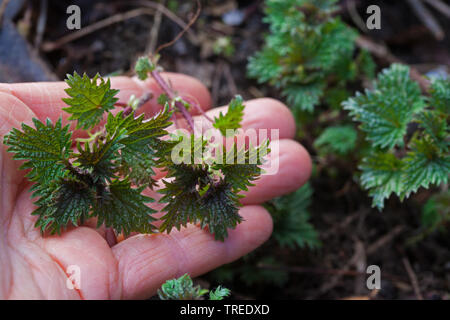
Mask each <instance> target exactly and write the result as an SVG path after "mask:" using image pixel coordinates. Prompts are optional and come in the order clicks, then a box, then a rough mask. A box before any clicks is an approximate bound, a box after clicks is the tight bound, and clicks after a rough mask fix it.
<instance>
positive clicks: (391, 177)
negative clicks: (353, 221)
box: [360, 151, 405, 210]
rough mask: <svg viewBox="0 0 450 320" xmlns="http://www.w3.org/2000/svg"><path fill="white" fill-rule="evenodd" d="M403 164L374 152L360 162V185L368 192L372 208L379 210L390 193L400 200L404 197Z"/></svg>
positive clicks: (388, 156)
mask: <svg viewBox="0 0 450 320" xmlns="http://www.w3.org/2000/svg"><path fill="white" fill-rule="evenodd" d="M404 167H405V165H404V162H403V161H401V160H399V159H397V158H396V157H395V156H394V155H393V154H391V153H385V152H380V151H377V152H374V153H373V154H371V155H369V156H367V157H366V158H364V159H363V160H362V163H361V165H360V169H361V170H362V175H361V185H362V186H363V187H364V188H365V189H368V190H369V195H370V196H371V197H372V198H373V199H372V206H373V207H377V208H378V209H379V210H381V209H382V208H383V206H384V200H385V199H387V198H389V196H390V195H391V194H392V193H395V194H396V195H397V196H399V197H400V198H402V197H403V196H404V195H405V188H404V183H403V178H404V176H403V172H404Z"/></svg>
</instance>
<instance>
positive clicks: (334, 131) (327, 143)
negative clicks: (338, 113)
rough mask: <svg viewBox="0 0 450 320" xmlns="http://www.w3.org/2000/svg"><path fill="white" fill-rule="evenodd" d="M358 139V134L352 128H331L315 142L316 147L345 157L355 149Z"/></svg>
mask: <svg viewBox="0 0 450 320" xmlns="http://www.w3.org/2000/svg"><path fill="white" fill-rule="evenodd" d="M357 137H358V134H357V132H356V130H355V129H354V128H353V127H352V126H335V127H329V128H326V129H325V130H324V131H323V132H322V134H321V135H320V136H319V137H318V138H317V139H316V141H314V146H315V147H316V148H318V149H325V150H331V151H332V152H335V153H337V154H341V155H344V154H347V153H348V152H349V151H352V150H353V149H354V148H355V146H356V139H357Z"/></svg>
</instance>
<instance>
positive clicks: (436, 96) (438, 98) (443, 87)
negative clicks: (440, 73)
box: [430, 79, 450, 117]
mask: <svg viewBox="0 0 450 320" xmlns="http://www.w3.org/2000/svg"><path fill="white" fill-rule="evenodd" d="M430 95H431V98H430V104H431V106H432V107H434V108H436V109H437V110H439V111H440V112H442V113H443V114H445V115H447V117H448V115H449V114H450V80H449V79H433V80H432V81H431V88H430Z"/></svg>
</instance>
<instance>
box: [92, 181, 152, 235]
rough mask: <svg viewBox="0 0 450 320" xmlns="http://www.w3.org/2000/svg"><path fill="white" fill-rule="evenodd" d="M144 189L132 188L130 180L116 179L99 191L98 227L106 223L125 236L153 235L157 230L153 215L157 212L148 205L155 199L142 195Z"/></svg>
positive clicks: (95, 211) (96, 212)
mask: <svg viewBox="0 0 450 320" xmlns="http://www.w3.org/2000/svg"><path fill="white" fill-rule="evenodd" d="M144 189H145V186H143V187H140V188H137V189H134V188H132V187H131V182H130V181H129V180H128V179H125V180H118V179H116V180H113V181H112V182H111V184H109V185H108V187H106V188H102V189H100V190H98V192H97V198H96V201H95V204H94V212H93V215H94V216H96V217H98V222H97V226H98V227H99V226H101V225H102V224H103V223H104V224H105V226H107V227H113V228H114V230H116V231H117V232H119V233H123V234H125V235H128V234H130V233H131V232H141V233H152V232H153V231H154V230H155V229H156V228H155V227H154V226H153V225H152V224H151V222H152V221H155V220H156V219H155V218H153V217H152V216H151V214H153V213H155V212H156V211H155V210H153V209H151V208H150V207H148V206H147V205H146V203H149V202H153V199H151V198H149V197H147V196H144V195H142V194H141V193H142V191H143V190H144Z"/></svg>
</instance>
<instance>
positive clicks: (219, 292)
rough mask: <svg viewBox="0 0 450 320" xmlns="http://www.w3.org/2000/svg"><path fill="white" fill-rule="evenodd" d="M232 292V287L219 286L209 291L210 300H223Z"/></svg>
mask: <svg viewBox="0 0 450 320" xmlns="http://www.w3.org/2000/svg"><path fill="white" fill-rule="evenodd" d="M230 294H231V291H230V289H227V288H224V287H221V286H218V287H217V288H216V290H211V291H210V292H209V300H223V298H226V297H228V296H229V295H230Z"/></svg>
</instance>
